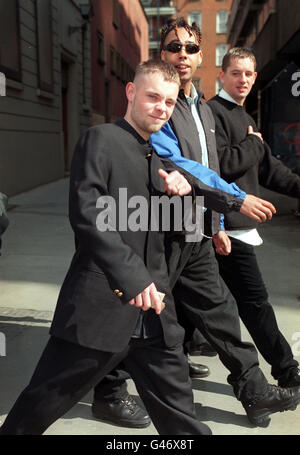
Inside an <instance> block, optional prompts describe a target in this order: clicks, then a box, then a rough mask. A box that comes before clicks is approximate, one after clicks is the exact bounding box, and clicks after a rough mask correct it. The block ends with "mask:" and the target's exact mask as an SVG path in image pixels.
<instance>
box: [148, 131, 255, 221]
mask: <svg viewBox="0 0 300 455" xmlns="http://www.w3.org/2000/svg"><path fill="white" fill-rule="evenodd" d="M150 142H151V144H152V146H153V147H154V149H155V150H156V152H157V153H158V155H159V156H161V157H163V158H169V159H171V160H172V161H173V162H174V163H175V164H176V165H177V166H179V167H181V168H183V169H185V170H186V171H188V172H189V173H190V174H192V175H193V176H194V177H196V178H197V179H199V180H201V181H202V182H203V183H205V185H207V186H209V187H211V188H214V189H217V190H220V191H221V192H223V193H225V194H228V195H230V196H234V197H236V198H238V199H241V200H244V199H245V197H246V193H245V192H244V191H242V190H241V189H240V188H239V187H238V186H237V185H236V184H235V183H227V182H226V181H225V180H223V179H222V178H221V177H219V175H218V174H217V173H216V172H215V171H213V170H211V169H209V168H207V167H206V166H203V165H202V164H200V163H199V162H198V161H193V160H190V159H187V158H184V157H183V156H182V154H181V150H180V146H179V143H178V140H177V137H176V136H175V134H174V132H173V130H172V128H171V127H170V125H169V123H166V125H164V126H163V128H162V129H161V130H160V131H158V132H157V133H154V134H151V136H150ZM220 226H221V229H224V216H223V215H222V216H221V223H220Z"/></svg>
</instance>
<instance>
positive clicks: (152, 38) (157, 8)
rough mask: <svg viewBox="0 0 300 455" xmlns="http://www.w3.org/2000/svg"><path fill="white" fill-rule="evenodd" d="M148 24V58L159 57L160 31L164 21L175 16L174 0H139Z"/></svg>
mask: <svg viewBox="0 0 300 455" xmlns="http://www.w3.org/2000/svg"><path fill="white" fill-rule="evenodd" d="M141 2H142V4H143V6H144V8H145V13H146V16H147V18H148V23H149V57H150V58H152V59H155V58H159V56H160V31H161V28H162V26H163V25H164V24H165V23H166V21H167V20H168V19H169V18H170V17H173V16H175V15H176V4H177V1H176V0H173V1H172V0H141Z"/></svg>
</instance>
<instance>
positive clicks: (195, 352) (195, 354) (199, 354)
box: [189, 351, 218, 357]
mask: <svg viewBox="0 0 300 455" xmlns="http://www.w3.org/2000/svg"><path fill="white" fill-rule="evenodd" d="M189 355H190V356H191V357H197V356H203V357H215V356H216V355H218V354H217V353H216V352H201V351H192V352H189Z"/></svg>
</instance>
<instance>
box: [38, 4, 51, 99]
mask: <svg viewBox="0 0 300 455" xmlns="http://www.w3.org/2000/svg"><path fill="white" fill-rule="evenodd" d="M34 5H35V22H36V53H37V78H38V87H39V89H40V90H43V91H45V92H49V93H53V92H54V64H53V45H54V40H53V15H52V0H49V6H50V17H51V21H50V24H49V26H50V42H51V46H50V52H49V56H50V60H49V62H50V66H51V83H50V84H49V83H48V82H45V81H43V80H42V78H41V61H40V36H39V20H38V2H37V0H35V2H34Z"/></svg>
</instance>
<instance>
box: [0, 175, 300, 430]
mask: <svg viewBox="0 0 300 455" xmlns="http://www.w3.org/2000/svg"><path fill="white" fill-rule="evenodd" d="M265 195H267V196H268V197H269V198H270V199H271V200H273V202H274V203H275V204H276V205H277V206H278V207H279V214H278V215H277V216H275V217H274V218H273V220H272V221H271V222H268V223H267V224H264V225H262V226H261V227H260V233H261V235H262V237H263V238H264V244H263V246H261V247H259V248H257V255H258V258H259V261H260V264H261V269H262V272H263V276H264V278H265V282H266V284H267V287H268V290H269V293H270V299H271V302H273V305H274V308H275V311H276V315H277V319H278V323H279V326H280V328H281V331H282V332H283V333H284V335H285V336H286V338H287V340H288V342H289V343H290V344H291V346H292V348H293V352H294V355H295V357H296V359H297V360H298V361H299V360H300V312H299V305H300V303H299V300H300V285H299V282H300V280H299V260H300V218H298V217H296V216H295V215H294V214H293V213H292V210H294V209H296V206H297V204H296V201H293V200H291V199H290V198H285V197H277V196H276V197H275V195H274V193H268V192H267V193H265ZM67 199H68V181H67V180H65V179H64V180H60V181H58V182H54V183H51V184H49V185H45V186H42V187H40V188H37V189H34V190H32V191H29V192H27V193H24V194H20V195H18V196H15V197H12V198H11V199H10V211H9V218H10V226H9V229H8V230H7V232H6V233H5V235H4V237H3V252H2V257H1V258H0V289H1V293H0V332H1V333H0V355H1V357H0V370H1V373H0V424H1V422H2V421H3V420H4V417H5V415H6V414H7V413H8V411H9V409H10V408H11V406H12V405H13V403H14V401H15V399H16V398H17V396H18V394H19V393H20V392H21V391H22V389H23V388H24V387H25V386H26V384H27V382H28V380H29V378H30V377H31V374H32V372H33V369H34V367H35V365H36V362H37V360H38V358H39V356H40V354H41V352H42V350H43V347H44V345H45V343H46V341H47V339H48V328H49V324H50V321H51V318H52V315H53V311H54V308H55V304H56V299H57V295H58V292H59V289H60V285H61V283H62V281H63V278H64V275H65V272H66V270H67V267H68V265H69V261H70V258H71V256H72V253H73V248H74V247H73V236H72V231H71V228H70V226H69V222H68V217H67ZM243 337H244V339H245V340H250V338H249V336H248V334H247V332H246V331H245V329H244V328H243ZM192 360H193V361H195V362H200V363H204V364H206V365H208V366H209V368H210V370H211V374H210V376H209V377H208V378H207V379H203V380H200V379H199V380H193V391H194V398H195V403H196V407H197V413H198V416H199V419H200V420H202V421H203V422H205V423H207V424H208V425H209V426H210V427H211V429H212V431H213V434H214V435H299V434H300V424H299V421H300V406H299V407H298V409H297V410H296V411H288V412H285V413H278V414H275V415H273V416H272V420H271V424H270V425H269V427H267V428H254V427H253V426H252V425H251V424H250V423H249V422H248V420H247V418H246V416H245V412H244V410H243V408H242V406H241V404H240V403H239V402H238V401H237V400H236V399H235V397H234V396H233V393H232V390H231V387H230V386H229V385H228V384H227V381H226V377H227V374H228V372H227V371H226V370H225V368H224V367H223V365H222V364H221V362H220V361H219V360H218V358H217V357H212V358H209V357H193V358H192ZM260 360H261V367H262V369H263V371H264V373H265V374H266V376H267V378H268V380H269V381H270V382H271V383H274V379H273V378H272V377H271V376H270V368H269V366H268V365H267V364H266V363H265V362H264V361H263V359H261V357H260ZM129 390H130V392H131V393H133V394H134V395H137V393H136V390H135V387H134V384H133V383H132V381H129ZM91 399H92V394H91V393H90V394H89V395H87V396H86V397H85V398H84V399H83V400H82V401H81V402H80V403H78V404H77V405H76V406H75V407H74V408H73V409H71V410H70V411H69V412H68V413H67V414H66V415H64V416H63V417H62V418H61V419H59V420H58V421H57V422H55V423H54V424H53V425H52V426H51V427H50V428H49V429H48V430H47V432H46V434H47V435H114V436H115V435H157V432H156V430H155V428H154V427H153V425H151V426H150V427H148V428H146V429H143V430H137V429H127V428H121V427H117V426H113V425H108V424H105V423H102V422H99V421H97V420H95V419H94V418H93V417H92V415H91Z"/></svg>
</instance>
